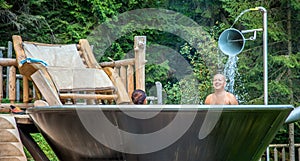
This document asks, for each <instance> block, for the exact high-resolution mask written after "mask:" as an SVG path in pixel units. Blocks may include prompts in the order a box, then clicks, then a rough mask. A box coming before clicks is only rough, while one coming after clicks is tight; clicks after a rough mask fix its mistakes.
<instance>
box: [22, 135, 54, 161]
mask: <svg viewBox="0 0 300 161" xmlns="http://www.w3.org/2000/svg"><path fill="white" fill-rule="evenodd" d="M31 136H32V138H33V139H34V140H35V142H36V143H37V144H38V146H39V147H40V148H41V149H42V151H43V152H44V153H45V155H46V156H47V157H48V158H49V160H50V161H59V159H58V158H57V156H56V155H55V153H54V152H53V150H52V149H51V147H50V146H49V144H48V143H47V142H46V140H45V139H44V137H43V136H42V135H41V133H35V134H31ZM24 151H25V155H26V157H27V160H28V161H34V159H33V157H32V156H31V155H30V153H29V152H28V150H27V149H26V148H24Z"/></svg>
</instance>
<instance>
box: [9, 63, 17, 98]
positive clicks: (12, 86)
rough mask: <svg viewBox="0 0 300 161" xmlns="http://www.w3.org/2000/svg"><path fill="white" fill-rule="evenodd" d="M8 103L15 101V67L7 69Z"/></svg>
mask: <svg viewBox="0 0 300 161" xmlns="http://www.w3.org/2000/svg"><path fill="white" fill-rule="evenodd" d="M9 101H10V103H15V101H16V67H14V66H11V67H10V69H9Z"/></svg>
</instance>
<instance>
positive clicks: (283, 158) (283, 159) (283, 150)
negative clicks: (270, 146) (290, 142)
mask: <svg viewBox="0 0 300 161" xmlns="http://www.w3.org/2000/svg"><path fill="white" fill-rule="evenodd" d="M281 153H282V161H285V147H283V148H282V150H281Z"/></svg>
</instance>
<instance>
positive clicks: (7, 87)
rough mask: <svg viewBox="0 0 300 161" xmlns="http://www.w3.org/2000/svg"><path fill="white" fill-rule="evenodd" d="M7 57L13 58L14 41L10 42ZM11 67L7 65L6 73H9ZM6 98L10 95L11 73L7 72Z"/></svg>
mask: <svg viewBox="0 0 300 161" xmlns="http://www.w3.org/2000/svg"><path fill="white" fill-rule="evenodd" d="M7 58H12V43H11V41H9V42H8V49H7ZM9 71H10V67H7V69H6V73H9ZM6 80H7V81H6V98H7V97H8V96H9V81H8V80H10V78H9V74H6Z"/></svg>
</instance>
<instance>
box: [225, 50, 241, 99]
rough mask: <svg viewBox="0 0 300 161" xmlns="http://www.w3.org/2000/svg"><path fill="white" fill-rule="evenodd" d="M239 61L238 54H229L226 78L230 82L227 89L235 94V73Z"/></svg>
mask: <svg viewBox="0 0 300 161" xmlns="http://www.w3.org/2000/svg"><path fill="white" fill-rule="evenodd" d="M237 61H238V57H237V56H236V55H233V56H229V58H228V60H227V63H226V65H225V68H224V74H225V76H226V78H227V79H228V82H227V84H226V87H225V89H226V90H227V91H228V92H230V93H233V94H234V82H235V81H234V80H235V74H236V71H237Z"/></svg>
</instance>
